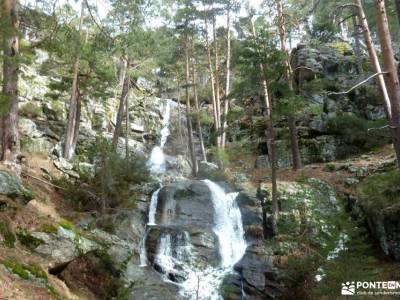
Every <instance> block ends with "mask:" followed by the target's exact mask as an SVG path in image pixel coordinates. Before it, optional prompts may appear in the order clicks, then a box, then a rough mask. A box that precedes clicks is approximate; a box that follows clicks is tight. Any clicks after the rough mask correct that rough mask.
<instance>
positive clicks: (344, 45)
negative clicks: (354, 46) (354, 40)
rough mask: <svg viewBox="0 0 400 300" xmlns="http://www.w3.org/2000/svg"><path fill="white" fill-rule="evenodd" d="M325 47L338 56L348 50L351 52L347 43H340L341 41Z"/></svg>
mask: <svg viewBox="0 0 400 300" xmlns="http://www.w3.org/2000/svg"><path fill="white" fill-rule="evenodd" d="M325 45H326V46H328V47H331V48H333V49H335V50H336V51H337V52H339V54H340V55H344V54H345V52H346V50H349V49H350V50H351V46H350V45H349V44H348V43H346V42H342V41H337V42H333V43H328V44H325Z"/></svg>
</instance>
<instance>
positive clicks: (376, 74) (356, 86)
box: [327, 72, 387, 96]
mask: <svg viewBox="0 0 400 300" xmlns="http://www.w3.org/2000/svg"><path fill="white" fill-rule="evenodd" d="M382 74H387V72H378V73H375V74H373V75H371V76H369V77H368V78H366V79H364V80H363V81H361V82H359V83H357V84H356V85H355V86H353V87H352V88H350V89H349V90H347V91H344V92H329V93H328V94H327V95H328V96H330V95H345V94H348V93H350V92H351V91H352V90H355V89H356V88H358V87H359V86H361V85H363V84H364V83H366V82H367V81H369V80H370V79H372V78H374V77H376V76H379V75H382Z"/></svg>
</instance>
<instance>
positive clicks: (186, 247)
mask: <svg viewBox="0 0 400 300" xmlns="http://www.w3.org/2000/svg"><path fill="white" fill-rule="evenodd" d="M203 182H204V184H206V185H207V187H208V188H209V190H210V192H211V200H212V205H213V207H214V226H213V231H214V233H215V234H216V236H217V238H218V244H219V249H218V250H219V254H220V258H221V261H220V264H219V266H216V267H212V266H208V267H201V266H199V264H198V263H196V257H195V253H194V252H193V245H192V243H191V240H190V234H189V233H188V232H187V231H180V232H176V231H175V232H174V230H172V231H170V230H171V229H168V227H166V228H167V229H165V230H164V231H162V232H161V234H160V237H159V242H158V246H157V249H156V256H155V259H154V265H155V268H156V269H157V270H158V271H159V272H160V273H162V274H163V279H164V280H165V281H168V282H171V283H174V284H176V285H178V286H179V288H180V289H179V293H180V296H181V297H183V299H191V300H195V299H199V300H206V299H207V300H220V299H222V298H221V295H220V294H219V287H220V285H221V283H222V281H223V279H224V277H225V276H226V275H227V274H229V273H232V272H234V271H233V267H234V265H235V264H236V263H237V262H238V261H239V260H240V259H241V258H242V256H243V255H244V253H245V250H246V247H247V245H246V241H245V239H244V230H243V224H242V218H241V213H240V209H239V207H238V205H237V203H236V196H237V193H225V192H224V190H223V189H222V188H221V187H220V186H219V185H217V184H216V183H214V182H212V181H210V180H203ZM158 192H159V190H158V191H156V192H155V193H154V195H153V196H154V197H152V203H151V207H152V208H151V209H150V215H149V220H150V218H151V220H152V221H155V220H154V219H155V218H154V217H153V216H155V210H156V207H157V205H156V203H157V202H156V201H157V200H155V198H158ZM155 195H156V196H155ZM153 198H154V200H153ZM159 225H161V226H162V225H167V224H159ZM182 230H183V229H182Z"/></svg>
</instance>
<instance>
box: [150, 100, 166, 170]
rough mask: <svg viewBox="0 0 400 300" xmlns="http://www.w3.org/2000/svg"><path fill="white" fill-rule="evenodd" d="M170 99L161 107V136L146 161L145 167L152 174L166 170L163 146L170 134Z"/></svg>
mask: <svg viewBox="0 0 400 300" xmlns="http://www.w3.org/2000/svg"><path fill="white" fill-rule="evenodd" d="M171 103H172V101H171V100H169V99H168V100H167V101H166V103H165V106H164V107H161V111H162V112H163V113H162V115H163V118H162V125H163V127H162V129H161V138H160V143H159V145H158V146H155V147H154V148H153V149H152V150H151V154H150V158H149V160H148V161H147V167H148V168H149V170H150V172H151V173H153V174H162V173H165V171H166V165H165V155H164V151H163V148H164V146H165V143H166V142H167V139H168V136H169V134H170V131H169V124H170V117H171Z"/></svg>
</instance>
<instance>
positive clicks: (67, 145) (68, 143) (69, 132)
mask: <svg viewBox="0 0 400 300" xmlns="http://www.w3.org/2000/svg"><path fill="white" fill-rule="evenodd" d="M83 12H84V2H83V1H82V7H81V16H80V20H79V31H78V33H79V36H80V33H81V31H82V23H83ZM79 59H80V54H78V55H77V57H76V59H75V62H74V65H73V67H72V89H71V98H70V101H69V110H68V121H67V129H66V133H65V142H64V158H66V159H71V158H72V157H73V155H74V152H73V149H72V141H73V139H74V135H75V133H74V129H75V123H76V122H79V120H77V118H76V112H77V95H78V73H79Z"/></svg>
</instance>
